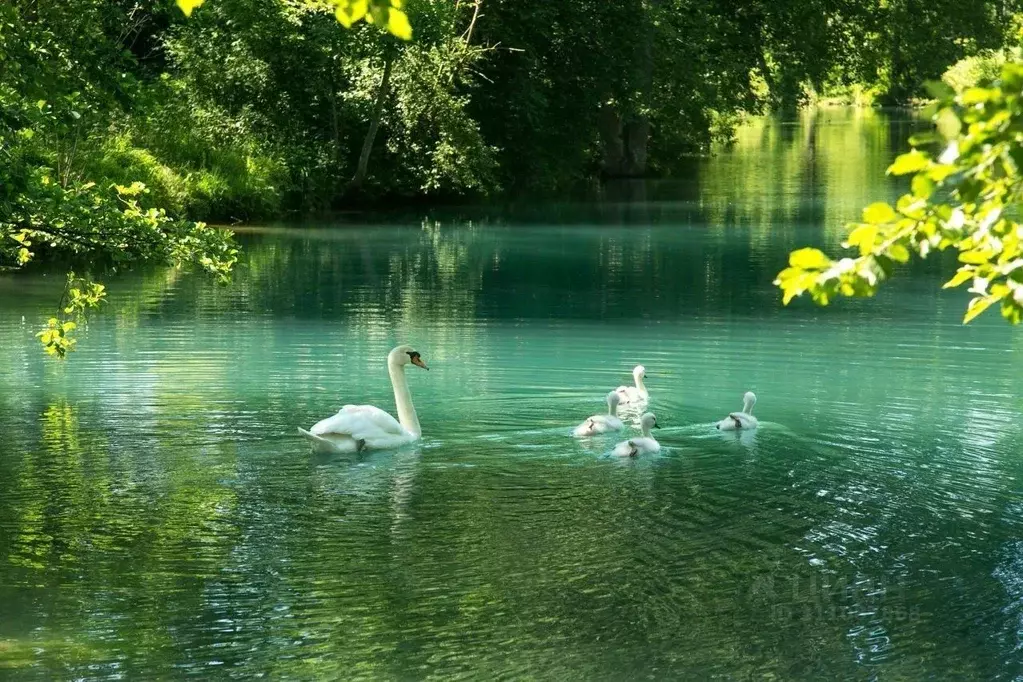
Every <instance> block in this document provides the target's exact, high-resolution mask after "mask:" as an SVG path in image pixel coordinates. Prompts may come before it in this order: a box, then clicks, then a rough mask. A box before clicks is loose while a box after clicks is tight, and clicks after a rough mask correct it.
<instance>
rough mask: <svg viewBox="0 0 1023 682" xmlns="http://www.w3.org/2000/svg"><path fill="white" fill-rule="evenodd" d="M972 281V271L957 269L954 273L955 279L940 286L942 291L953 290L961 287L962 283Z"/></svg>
mask: <svg viewBox="0 0 1023 682" xmlns="http://www.w3.org/2000/svg"><path fill="white" fill-rule="evenodd" d="M971 279H973V270H972V269H966V268H959V270H958V271H957V272H956V274H955V277H953V278H952V279H950V280H948V281H947V282H945V283H944V284H943V285H942V287H941V288H942V289H954V288H955V287H958V286H961V285H962V284H963V283H965V282H967V281H969V280H971Z"/></svg>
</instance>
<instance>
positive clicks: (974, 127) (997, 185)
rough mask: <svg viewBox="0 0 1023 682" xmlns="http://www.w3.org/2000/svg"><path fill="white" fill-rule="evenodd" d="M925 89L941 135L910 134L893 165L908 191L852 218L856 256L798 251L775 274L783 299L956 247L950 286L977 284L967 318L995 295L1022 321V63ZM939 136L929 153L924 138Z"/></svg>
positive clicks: (821, 296) (864, 281) (837, 288)
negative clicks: (990, 75) (956, 84)
mask: <svg viewBox="0 0 1023 682" xmlns="http://www.w3.org/2000/svg"><path fill="white" fill-rule="evenodd" d="M929 89H930V91H931V93H932V94H933V95H935V96H936V97H939V101H938V102H937V103H936V105H935V106H934V107H933V110H932V112H931V120H932V122H933V123H934V125H935V128H936V130H937V133H938V135H934V134H918V135H914V136H913V138H911V140H910V143H911V144H912V145H913V146H914V149H912V150H911V151H909V152H907V153H905V154H902V155H901V156H899V157H898V158H897V159H896V160H895V162H894V163H893V164H892V165H891V166H890V167H889V169H888V172H889V173H890V174H892V175H909V176H912V177H911V180H910V189H911V191H910V193H909V194H906V195H904V196H902V197H901V198H900V199H899V201H898V202H896V205H895V207H894V208H893V207H892V206H890V205H889V204H886V203H882V202H879V203H875V204H871V205H870V206H868V207H867V208H866V209H864V211H863V222H862V223H859V224H853V225H851V226H850V233H849V236H848V238H847V239H846V241H845V242H844V243H843V246H844V247H845V248H850V249H857V251H858V252H859V256H858V257H855V258H843V259H841V260H839V261H830V260H829V259H828V258H827V257H826V256H824V255H823V254H820V255H819V256H818V255H816V254H818V253H820V252H818V251H817V250H816V249H800V250H798V251H795V252H793V254H792V256H793V258H790V262H789V267H788V268H786V269H785V270H783V271H782V272H781V273H779V275H778V279H777V280H776V281H775V283H776V284H777V285H778V286H779V287H780V288H781V289H782V291H783V297H784V299H783V300H784V301H785V303H788V302H789V301H790V300H792V298H794V297H795V296H798V295H800V294H802V293H809V294H810V295H811V297H812V298H813V299H814V301H815V302H817V303H820V304H827V303H828V302H829V301H830V300H831V298H833V297H834V295H836V294H840V295H844V296H862V295H871V294H872V293H873V292H874V290H875V289H876V286H877V284H878V283H879V282H880V281H882V280H883V279H885V278H886V277H888V276H889V275H890V274H891V269H892V265H893V264H896V263H905V262H907V261H908V260H909V259H910V256H911V255H912V254H913V253H917V254H919V255H920V256H921V257H926V256H927V255H928V254H930V253H931V251H933V250H939V251H940V250H943V249H948V248H953V249H955V250H956V251H958V252H959V254H958V260H959V262H960V263H962V264H963V265H962V267H960V268H959V270H958V271H957V272H956V274H955V276H954V277H952V278H951V279H949V280H948V281H947V282H946V283H945V285H944V288H955V287H959V286H962V285H963V284H966V283H967V282H972V283H973V284H972V288H971V289H970V291H971V293H973V294H974V297H973V298H972V299H971V300H970V302H969V304H968V307H967V310H966V315H965V317H964V319H963V321H964V323H966V322H970V321H971V320H973V319H974V318H976V317H977V316H978V315H980V314H981V313H983V312H984V311H985V310H987V309H988V308H990V307H991V306H993V305H995V304H996V303H999V304H1000V309H1001V313H1002V316H1003V317H1004V318H1005V319H1006V320H1008V321H1009V322H1011V323H1013V324H1018V323H1019V322H1020V321H1021V320H1023V225H1021V224H1020V223H1018V222H1017V220H1016V218H1017V217H1018V216H1019V208H1020V206H1019V197H1020V196H1023V173H1021V164H1023V134H1021V131H1023V97H1021V96H1020V91H1021V90H1023V65H1021V64H1006V65H1005V67H1004V68H1003V69H1002V73H1001V78H1000V79H999V80H998V81H995V82H987V83H980V84H977V85H976V86H974V87H969V88H965V89H963V91H962V92H961V93H960V94H955V93H953V92H951V90H950V89H949V88H947V86H945V87H943V86H941V85H939V84H931V85H930V86H929ZM941 140H944V141H945V144H944V147H943V148H942V149H941V150H940V152H938V158H937V159H933V158H932V157H931V152H930V151H928V150H927V149H924V147H928V146H930V145H933V144H934V143H935V142H937V141H941ZM810 251H812V252H814V256H813V258H808V257H807V253H808V252H810ZM797 256H798V258H797ZM825 262H827V263H830V265H823V264H824V263H825Z"/></svg>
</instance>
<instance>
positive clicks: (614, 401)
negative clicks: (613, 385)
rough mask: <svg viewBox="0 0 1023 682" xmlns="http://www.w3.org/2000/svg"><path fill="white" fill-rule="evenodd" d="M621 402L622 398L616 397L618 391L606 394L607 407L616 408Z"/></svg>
mask: <svg viewBox="0 0 1023 682" xmlns="http://www.w3.org/2000/svg"><path fill="white" fill-rule="evenodd" d="M621 401H622V397H621V396H620V395H618V391H611V392H610V393H608V394H607V406H608V407H611V408H614V407H617V406H618V403H620V402H621Z"/></svg>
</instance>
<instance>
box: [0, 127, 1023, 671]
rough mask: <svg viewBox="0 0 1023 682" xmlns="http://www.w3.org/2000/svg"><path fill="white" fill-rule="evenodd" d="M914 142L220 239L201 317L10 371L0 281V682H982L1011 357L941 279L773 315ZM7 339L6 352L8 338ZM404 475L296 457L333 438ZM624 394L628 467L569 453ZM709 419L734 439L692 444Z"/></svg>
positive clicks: (1011, 493)
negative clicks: (636, 438) (629, 424)
mask: <svg viewBox="0 0 1023 682" xmlns="http://www.w3.org/2000/svg"><path fill="white" fill-rule="evenodd" d="M913 125H914V124H913V122H912V121H910V120H909V119H908V118H905V117H902V118H898V119H897V120H895V119H893V118H892V117H891V115H888V114H884V113H881V112H864V113H855V114H850V113H847V112H841V113H839V112H822V113H818V114H816V115H807V116H806V117H804V118H802V119H801V120H800V121H798V122H796V123H778V122H772V121H766V120H765V121H755V122H753V124H751V125H750V126H749V127H748V128H745V129H743V130H742V131H740V134H739V136H738V139H737V141H736V144H735V146H734V147H733V148H732V149H730V150H729V151H727V152H725V153H723V154H722V155H720V156H717V157H715V158H713V159H709V160H704V161H701V162H699V163H698V164H696V166H695V167H694V169H693V172H692V177H689V178H682V179H676V180H672V181H662V182H656V183H639V184H637V183H631V184H627V185H623V186H617V187H609V188H607V189H606V190H604V192H603V194H602V195H601V196H600V197H599V198H598V199H596V200H590V201H582V202H565V203H561V204H543V205H522V206H512V207H506V208H505V209H503V210H496V209H486V208H465V209H462V210H460V211H459V212H458V213H457V214H456V213H439V212H438V213H435V214H430V215H426V216H422V215H414V216H408V217H407V218H406V217H402V216H399V217H396V218H395V217H392V218H391V219H388V221H386V222H381V221H379V220H377V221H376V222H375V223H374V224H371V225H370V224H365V225H351V224H348V225H344V226H330V225H311V224H310V225H305V226H299V227H288V228H284V227H281V228H267V229H258V230H249V231H245V232H243V233H242V234H241V240H242V241H243V242H244V244H245V262H244V263H242V264H241V266H240V268H239V272H238V277H237V281H236V283H235V284H234V285H232V286H230V287H226V288H224V287H217V286H215V285H212V284H210V283H208V282H206V281H203V280H201V279H197V278H192V277H188V276H182V275H180V274H178V273H168V272H163V271H161V272H153V273H141V274H137V275H134V276H131V277H124V278H122V279H120V280H118V281H116V282H111V287H110V289H111V292H112V296H113V298H112V300H111V302H110V304H109V306H107V308H106V310H105V311H104V312H103V313H101V314H99V315H97V316H95V317H94V318H93V320H92V321H91V322H90V324H89V327H88V329H87V330H86V331H85V333H84V334H83V337H82V343H81V346H80V351H79V352H78V353H76V354H75V357H74V358H73V360H72V361H70V362H68V363H64V364H60V363H54V362H51V361H47V360H46V359H44V358H43V356H42V354H41V353H40V352H39V350H38V348H37V345H36V341H35V340H34V338H33V332H34V330H35V328H36V325H37V323H38V318H39V312H38V311H40V310H42V309H44V308H47V307H48V306H50V305H52V303H51V301H52V300H53V295H54V283H52V282H51V281H50V278H46V277H43V276H37V277H26V278H19V279H10V278H7V279H3V278H0V348H3V351H4V352H3V354H0V676H3V677H10V678H13V679H53V678H61V679H63V678H80V677H88V678H104V677H130V678H143V679H149V678H159V677H171V676H178V675H185V674H194V675H199V676H202V677H210V676H214V677H237V678H243V679H248V678H251V677H253V676H256V675H264V676H268V677H271V678H283V677H292V678H301V679H308V678H310V677H342V676H344V677H346V678H352V677H355V678H372V679H379V678H416V679H420V678H438V679H448V678H452V677H474V678H480V677H484V678H485V677H491V676H498V675H502V676H508V677H511V676H514V677H541V678H545V679H566V678H572V679H578V678H582V679H622V678H625V677H651V678H662V677H668V678H671V677H689V678H695V679H709V678H711V677H713V676H720V677H725V678H728V679H742V678H747V677H753V676H757V677H760V676H774V677H777V678H782V679H820V678H821V677H823V676H824V675H831V676H835V675H837V676H839V677H842V678H846V677H848V678H856V679H858V678H872V677H878V678H894V679H901V678H908V679H918V678H921V677H927V676H931V677H940V678H957V679H958V678H962V679H999V678H1003V679H1012V677H1013V675H1015V674H1016V670H1017V669H1018V668H1019V666H1020V664H1021V658H1020V636H1019V634H1018V633H1019V631H1020V618H1021V616H1020V613H1021V612H1020V603H1021V601H1020V600H1021V594H1023V591H1021V589H1020V584H1021V582H1023V572H1021V564H1023V561H1021V559H1020V547H1019V537H1020V532H1021V530H1023V529H1021V527H1020V526H1021V523H1020V520H1021V515H1020V510H1021V507H1020V504H1019V496H1020V492H1021V488H1020V480H1023V479H1021V476H1023V470H1021V465H1020V461H1021V459H1020V457H1019V455H1020V454H1021V445H1020V444H1021V442H1023V438H1021V436H1023V433H1021V428H1023V427H1021V426H1020V424H1019V419H1018V415H1019V413H1020V409H1021V407H1023V401H1021V399H1020V395H1019V386H1020V385H1023V384H1021V379H1023V376H1021V375H1023V368H1021V365H1020V364H1019V363H1018V362H1016V361H1015V357H1017V355H1018V353H1019V351H1020V345H1021V338H1023V337H1021V336H1020V333H1019V330H1014V329H1009V328H1007V327H1005V326H1003V325H1002V324H1001V322H1000V320H998V319H994V318H993V319H987V320H985V319H981V320H979V323H977V324H974V325H971V326H970V327H968V328H964V327H962V326H961V325H960V324H959V319H960V315H961V311H962V309H963V306H964V299H963V297H962V296H961V295H958V294H948V293H940V294H939V293H938V285H939V284H940V282H941V281H942V280H941V274H940V273H941V269H940V263H931V264H925V265H923V266H916V267H914V268H912V269H909V270H908V271H907V272H906V273H904V277H903V278H902V279H901V280H899V281H897V282H895V283H893V285H892V287H891V288H890V289H888V290H886V291H885V292H882V293H881V294H880V295H879V296H878V297H877V298H876V299H873V300H869V301H853V302H841V303H840V304H839V305H836V306H833V307H831V308H828V309H817V308H813V307H811V306H808V305H805V304H803V303H797V304H794V305H793V306H792V307H791V308H790V309H783V308H781V306H780V304H779V302H778V295H777V292H776V291H775V290H774V288H773V287H772V285H771V280H772V279H773V276H774V274H775V273H776V272H777V271H778V269H780V267H782V266H783V265H784V261H785V257H786V254H787V252H788V251H789V250H790V249H792V248H795V247H798V246H802V245H804V244H817V245H823V246H826V247H828V248H832V249H834V248H836V245H837V243H838V242H839V241H840V235H841V228H842V225H843V224H844V222H846V221H847V220H849V219H853V218H855V217H856V213H857V211H858V209H859V207H861V206H862V205H865V204H866V203H869V202H870V201H872V200H874V199H877V198H884V197H889V196H891V195H893V194H895V193H896V192H897V191H898V187H896V186H894V185H893V184H892V181H890V180H889V179H886V178H885V177H884V175H883V171H884V168H885V166H886V164H887V163H888V162H889V161H890V159H891V158H892V157H893V156H894V154H895V153H896V151H897V150H898V148H899V147H900V146H901V145H902V144H903V141H904V139H905V137H906V136H907V135H908V134H909V132H910V130H911V129H912V128H913ZM22 316H25V317H26V320H25V322H24V323H23V322H22ZM406 341H407V342H410V343H413V344H415V345H416V346H417V348H418V349H420V350H421V351H422V352H423V355H424V358H425V359H426V360H427V362H429V364H430V366H431V371H430V372H429V373H426V372H416V373H410V375H409V380H410V387H411V392H412V395H413V399H414V401H415V403H416V406H417V408H418V411H419V415H420V420H421V422H422V425H423V429H424V439H423V441H422V442H421V443H419V444H417V445H416V446H414V447H409V448H406V449H403V450H399V451H394V452H374V453H369V454H366V455H363V456H359V457H342V456H322V455H314V454H311V453H310V452H309V451H308V449H307V447H306V445H305V443H304V442H303V441H302V440H301V439H299V438H297V437H296V436H295V435H294V429H295V427H296V426H298V425H303V426H308V425H309V424H311V423H313V422H315V421H316V420H318V419H319V418H321V417H323V416H326V415H328V414H330V413H331V412H333V411H334V410H336V409H337V408H338V407H339V406H340V405H342V404H344V403H346V402H368V403H372V404H376V405H379V406H381V407H384V408H385V409H388V410H390V409H393V402H392V401H393V397H392V394H391V389H390V386H389V384H388V381H387V374H386V371H385V368H384V357H385V355H386V353H387V351H388V350H389V349H390V348H391V347H392V346H393V345H396V344H397V343H398V342H406ZM637 363H642V364H644V365H645V366H646V367H647V369H648V372H649V374H648V379H647V385H648V387H649V388H650V391H651V396H652V397H651V409H653V410H654V411H656V413H657V415H658V421H659V422H660V423H661V425H662V426H663V427H664V428H662V429H661V431H660V432H658V433H657V436H658V439H659V440H660V441H661V443H662V445H663V446H664V450H663V452H662V453H661V454H660V455H659V456H656V457H649V458H642V459H639V460H634V461H633V460H629V461H622V460H620V459H618V458H612V457H609V456H608V453H609V451H610V449H611V447H612V446H613V444H614V443H615V442H616V441H617V440H618V439H619V436H618V435H616V434H611V435H608V436H606V437H603V438H592V439H582V440H579V439H575V438H572V437H571V435H570V434H571V428H572V427H573V426H574V425H575V424H577V423H579V421H581V420H582V419H584V418H585V417H586V416H588V415H590V414H594V413H595V412H600V411H602V410H603V409H604V405H605V404H604V396H605V395H606V393H607V391H608V390H609V389H610V388H613V387H614V386H617V385H619V384H622V383H630V382H631V374H630V373H631V369H632V367H633V366H634V365H635V364H637ZM746 390H754V391H755V392H756V393H757V395H758V397H759V402H758V404H757V407H756V414H757V416H758V417H759V418H760V420H761V428H760V429H758V430H757V431H756V432H738V433H736V432H718V431H716V430H714V429H712V428H711V424H712V423H713V422H714V421H716V420H717V419H720V418H721V417H722V416H723V415H724V414H727V412H729V411H730V410H733V409H736V408H737V407H738V404H739V402H740V399H741V396H742V394H743V392H744V391H746Z"/></svg>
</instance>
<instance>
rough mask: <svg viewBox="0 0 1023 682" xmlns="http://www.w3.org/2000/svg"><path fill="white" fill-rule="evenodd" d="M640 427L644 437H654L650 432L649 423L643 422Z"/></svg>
mask: <svg viewBox="0 0 1023 682" xmlns="http://www.w3.org/2000/svg"><path fill="white" fill-rule="evenodd" d="M641 428H642V430H643V437H644V438H653V437H654V436H653V433H651V429H650V425H649V424H643V425H642V426H641Z"/></svg>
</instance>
